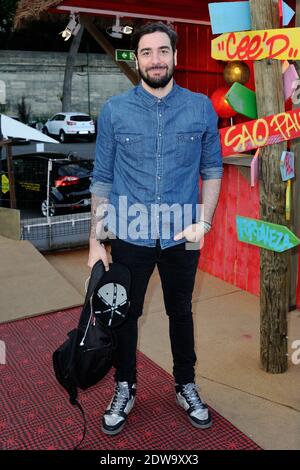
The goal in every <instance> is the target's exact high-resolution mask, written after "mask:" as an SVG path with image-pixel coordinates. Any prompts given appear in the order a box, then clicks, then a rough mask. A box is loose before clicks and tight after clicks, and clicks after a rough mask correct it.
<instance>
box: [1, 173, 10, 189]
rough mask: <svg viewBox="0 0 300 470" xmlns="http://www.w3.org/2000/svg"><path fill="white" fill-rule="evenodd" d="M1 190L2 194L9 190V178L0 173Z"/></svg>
mask: <svg viewBox="0 0 300 470" xmlns="http://www.w3.org/2000/svg"><path fill="white" fill-rule="evenodd" d="M1 190H2V192H3V194H5V193H7V192H8V191H9V180H8V178H7V176H6V175H2V178H1Z"/></svg>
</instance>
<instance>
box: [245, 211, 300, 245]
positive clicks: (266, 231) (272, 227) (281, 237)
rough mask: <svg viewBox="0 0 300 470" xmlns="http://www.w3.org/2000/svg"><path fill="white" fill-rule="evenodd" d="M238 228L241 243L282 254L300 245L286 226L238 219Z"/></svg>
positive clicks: (246, 218) (299, 241)
mask: <svg viewBox="0 0 300 470" xmlns="http://www.w3.org/2000/svg"><path fill="white" fill-rule="evenodd" d="M236 228H237V234H238V239H239V241H240V242H244V243H249V244H250V245H255V246H259V247H260V248H265V249H266V250H271V251H276V252H277V253H282V252H283V251H286V250H290V249H291V248H294V246H297V245H299V244H300V240H299V238H298V237H296V235H295V234H294V233H293V232H291V231H290V230H289V229H288V228H287V227H285V226H284V225H277V224H272V223H270V222H263V221H262V220H257V219H249V218H248V217H241V216H240V215H237V217H236Z"/></svg>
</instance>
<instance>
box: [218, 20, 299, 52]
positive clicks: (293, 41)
mask: <svg viewBox="0 0 300 470" xmlns="http://www.w3.org/2000/svg"><path fill="white" fill-rule="evenodd" d="M299 44H300V28H286V29H267V30H260V31H248V32H245V31H243V32H238V33H229V34H221V36H219V37H217V38H216V39H213V40H212V42H211V55H212V57H213V58H214V59H218V60H260V59H268V58H270V59H280V60H299V59H300V46H299Z"/></svg>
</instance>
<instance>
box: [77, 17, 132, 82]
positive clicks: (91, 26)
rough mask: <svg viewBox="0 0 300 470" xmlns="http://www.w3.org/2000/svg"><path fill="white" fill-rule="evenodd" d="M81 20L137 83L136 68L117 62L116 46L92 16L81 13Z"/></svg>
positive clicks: (129, 77) (127, 74)
mask: <svg viewBox="0 0 300 470" xmlns="http://www.w3.org/2000/svg"><path fill="white" fill-rule="evenodd" d="M80 22H81V24H83V25H84V27H85V28H86V29H87V31H88V32H89V33H90V35H91V36H93V38H94V39H95V41H97V43H98V44H99V45H100V46H101V47H102V49H104V50H105V52H106V53H107V54H109V55H110V56H111V58H112V59H113V61H114V62H115V63H116V64H117V65H118V67H119V68H120V69H121V70H122V72H123V73H124V74H125V75H126V77H127V78H128V79H129V80H130V81H131V83H133V85H137V83H138V82H139V78H138V76H137V74H136V73H135V71H134V70H132V69H131V68H130V67H129V65H128V64H127V63H126V62H119V61H118V62H117V61H116V60H115V48H114V47H113V46H112V45H111V44H110V42H109V41H108V40H107V39H106V37H105V36H104V35H103V34H102V33H101V31H99V29H98V28H97V27H96V26H95V25H94V23H93V20H92V18H90V17H88V16H84V15H80Z"/></svg>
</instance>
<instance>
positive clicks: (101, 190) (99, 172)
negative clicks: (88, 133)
mask: <svg viewBox="0 0 300 470" xmlns="http://www.w3.org/2000/svg"><path fill="white" fill-rule="evenodd" d="M115 150H116V143H115V138H114V132H113V126H112V119H111V109H110V103H109V101H107V102H106V103H105V105H104V106H103V109H102V112H101V113H100V115H99V118H98V134H97V140H96V158H95V164H94V170H93V177H92V181H91V185H90V191H91V193H93V194H96V195H97V196H99V197H108V196H109V193H110V191H111V188H112V183H113V179H114V162H115Z"/></svg>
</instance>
